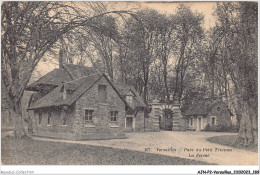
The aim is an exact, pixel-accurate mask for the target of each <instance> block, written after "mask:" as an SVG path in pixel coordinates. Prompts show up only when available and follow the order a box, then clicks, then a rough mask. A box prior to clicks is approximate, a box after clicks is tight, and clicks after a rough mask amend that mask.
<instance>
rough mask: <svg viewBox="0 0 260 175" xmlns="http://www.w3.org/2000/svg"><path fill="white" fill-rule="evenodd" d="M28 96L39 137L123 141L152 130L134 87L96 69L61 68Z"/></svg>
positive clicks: (29, 108)
mask: <svg viewBox="0 0 260 175" xmlns="http://www.w3.org/2000/svg"><path fill="white" fill-rule="evenodd" d="M26 90H28V91H35V93H34V94H33V95H32V96H31V99H30V102H29V107H28V113H29V119H30V122H31V125H32V128H31V130H32V131H31V132H32V134H34V135H37V136H45V137H56V138H64V139H71V140H87V139H110V138H124V137H125V134H124V132H125V131H128V132H129V131H144V130H150V131H152V130H153V121H152V118H147V119H145V116H144V115H145V112H144V111H145V108H146V105H145V103H144V102H143V100H142V99H141V97H140V96H139V95H138V93H137V92H136V91H135V89H134V88H133V87H132V86H128V85H125V84H118V83H113V82H111V81H110V79H109V78H108V77H107V76H106V75H105V74H103V73H100V72H98V71H96V70H95V69H94V68H92V67H85V66H78V65H72V64H60V68H59V69H54V70H53V71H51V72H49V73H48V74H46V75H45V76H43V77H41V78H40V79H39V80H37V81H36V82H34V83H32V84H31V85H29V86H28V87H27V88H26Z"/></svg>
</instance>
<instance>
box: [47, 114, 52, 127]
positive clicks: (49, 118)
mask: <svg viewBox="0 0 260 175" xmlns="http://www.w3.org/2000/svg"><path fill="white" fill-rule="evenodd" d="M47 125H51V111H49V112H48V120H47Z"/></svg>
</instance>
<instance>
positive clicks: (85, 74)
mask: <svg viewBox="0 0 260 175" xmlns="http://www.w3.org/2000/svg"><path fill="white" fill-rule="evenodd" d="M101 76H104V77H105V78H106V79H107V80H108V82H109V83H110V84H111V86H112V87H113V88H114V90H115V91H116V92H117V93H118V95H119V96H120V98H121V99H122V100H123V101H124V103H125V104H126V105H127V106H131V105H129V104H127V103H126V101H125V95H126V93H128V92H129V91H130V90H131V91H132V92H133V93H134V94H135V100H134V106H133V107H146V105H145V103H144V102H143V100H142V98H141V97H140V96H139V95H138V93H137V92H136V91H135V89H134V87H133V86H129V85H125V84H119V83H116V84H115V83H112V82H111V81H110V80H109V78H108V77H107V76H106V75H105V74H102V73H100V72H99V71H97V70H96V69H95V68H93V67H85V66H79V65H73V64H63V67H62V68H59V69H54V70H53V71H51V72H49V73H47V74H46V75H44V76H43V77H41V78H39V79H38V80H37V81H35V82H34V83H32V84H30V85H29V86H27V88H26V90H29V91H30V90H32V91H35V90H36V91H38V90H43V89H49V90H48V91H47V92H49V93H48V94H46V95H44V96H41V97H40V98H37V100H36V99H35V100H34V103H33V104H31V105H30V107H29V108H28V109H33V108H41V107H48V106H59V105H71V104H72V103H73V102H74V101H75V100H76V99H77V98H79V96H80V95H82V93H84V92H86V91H87V90H88V89H89V88H90V87H91V86H92V85H93V84H95V82H97V81H98V80H99V78H100V77H101ZM64 87H65V88H66V89H68V90H70V93H71V94H68V96H67V99H66V100H63V99H62V92H61V91H62V89H63V88H64ZM41 92H42V91H41Z"/></svg>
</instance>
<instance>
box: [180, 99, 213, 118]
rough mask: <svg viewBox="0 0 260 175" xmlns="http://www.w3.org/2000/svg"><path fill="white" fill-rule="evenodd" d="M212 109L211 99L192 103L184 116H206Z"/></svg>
mask: <svg viewBox="0 0 260 175" xmlns="http://www.w3.org/2000/svg"><path fill="white" fill-rule="evenodd" d="M212 107H213V101H212V99H201V100H197V101H194V102H193V103H192V105H191V106H190V107H189V108H188V110H186V111H185V112H184V115H187V116H189V115H207V114H208V112H209V111H210V110H211V109H212Z"/></svg>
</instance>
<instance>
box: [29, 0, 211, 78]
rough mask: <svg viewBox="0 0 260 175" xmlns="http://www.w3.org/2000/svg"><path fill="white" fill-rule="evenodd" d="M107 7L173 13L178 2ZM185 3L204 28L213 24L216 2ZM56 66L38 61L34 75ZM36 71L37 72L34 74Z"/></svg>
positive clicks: (125, 4) (111, 5) (109, 4)
mask: <svg viewBox="0 0 260 175" xmlns="http://www.w3.org/2000/svg"><path fill="white" fill-rule="evenodd" d="M107 3H108V8H109V9H111V10H129V9H139V8H146V7H148V8H151V9H155V10H157V11H159V12H161V13H165V14H174V13H175V12H176V8H177V6H178V5H179V4H180V3H179V2H155V1H150V2H107ZM184 3H185V4H186V5H188V6H190V8H191V10H192V11H194V12H199V13H203V14H204V15H205V16H204V28H205V29H207V30H208V29H210V28H212V27H214V26H215V19H214V16H213V15H212V13H213V12H214V8H215V7H216V2H184ZM55 68H58V63H57V64H53V63H49V62H43V61H40V62H39V64H38V66H37V68H36V71H35V73H34V77H38V76H39V75H40V76H43V75H45V74H46V73H48V72H50V71H52V70H53V69H55ZM36 72H38V73H37V74H36Z"/></svg>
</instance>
